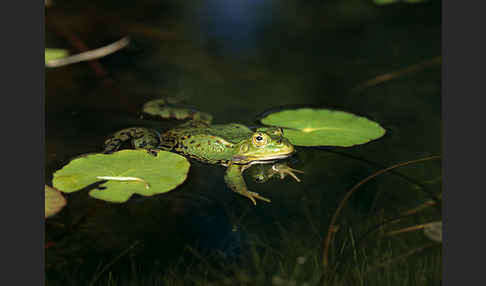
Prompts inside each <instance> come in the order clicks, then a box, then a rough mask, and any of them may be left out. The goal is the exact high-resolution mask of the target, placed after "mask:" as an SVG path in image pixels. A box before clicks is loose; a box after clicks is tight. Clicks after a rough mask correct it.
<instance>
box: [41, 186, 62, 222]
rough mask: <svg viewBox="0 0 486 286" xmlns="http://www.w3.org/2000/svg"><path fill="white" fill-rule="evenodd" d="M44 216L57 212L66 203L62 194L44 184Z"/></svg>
mask: <svg viewBox="0 0 486 286" xmlns="http://www.w3.org/2000/svg"><path fill="white" fill-rule="evenodd" d="M44 192H45V193H44V200H45V206H44V217H45V218H48V217H51V216H53V215H55V214H57V213H58V212H59V211H61V209H62V208H63V207H64V206H65V205H66V199H65V198H64V197H63V196H62V194H61V193H60V192H59V191H58V190H56V189H54V188H52V187H49V186H48V185H45V186H44Z"/></svg>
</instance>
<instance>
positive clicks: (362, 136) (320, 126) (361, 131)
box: [261, 108, 385, 147]
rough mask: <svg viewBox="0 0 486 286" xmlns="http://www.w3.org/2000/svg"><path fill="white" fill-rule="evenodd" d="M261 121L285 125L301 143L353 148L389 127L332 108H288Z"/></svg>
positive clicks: (293, 140) (289, 136) (288, 134)
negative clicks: (384, 127)
mask: <svg viewBox="0 0 486 286" xmlns="http://www.w3.org/2000/svg"><path fill="white" fill-rule="evenodd" d="M261 122H262V123H263V124H265V125H271V126H279V127H282V128H283V129H284V136H285V137H286V138H287V139H289V140H290V142H291V143H292V144H294V145H297V146H340V147H350V146H353V145H359V144H364V143H367V142H369V141H371V140H375V139H377V138H380V137H381V136H383V135H384V134H385V129H383V127H381V126H380V125H379V124H378V123H376V122H374V121H371V120H369V119H367V118H365V117H361V116H357V115H354V114H352V113H348V112H344V111H337V110H329V109H312V108H300V109H295V110H284V111H279V112H275V113H271V114H269V115H267V116H265V117H264V118H262V119H261Z"/></svg>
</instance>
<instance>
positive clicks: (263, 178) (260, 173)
mask: <svg viewBox="0 0 486 286" xmlns="http://www.w3.org/2000/svg"><path fill="white" fill-rule="evenodd" d="M250 172H251V173H252V177H253V178H254V180H255V181H256V182H257V183H265V182H267V181H268V180H270V179H271V178H272V177H274V176H278V177H279V178H280V179H284V178H285V177H286V176H287V175H289V176H291V177H292V178H294V180H296V181H297V182H299V183H300V179H299V178H298V177H297V175H296V174H295V173H304V172H303V171H300V170H296V169H293V168H291V167H289V166H287V164H285V163H276V164H273V165H268V164H257V165H255V166H253V169H251V170H250Z"/></svg>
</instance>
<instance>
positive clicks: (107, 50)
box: [46, 37, 130, 68]
mask: <svg viewBox="0 0 486 286" xmlns="http://www.w3.org/2000/svg"><path fill="white" fill-rule="evenodd" d="M129 43H130V40H129V39H128V38H127V37H124V38H122V39H120V40H118V41H116V42H114V43H111V44H109V45H107V46H104V47H101V48H98V49H95V50H91V51H87V52H84V53H80V54H76V55H73V56H70V57H65V58H60V59H55V60H50V61H48V62H46V67H49V68H55V67H61V66H66V65H70V64H73V63H79V62H83V61H90V60H94V59H98V58H102V57H104V56H107V55H109V54H112V53H114V52H116V51H118V50H120V49H123V48H124V47H126V46H127V45H128V44H129Z"/></svg>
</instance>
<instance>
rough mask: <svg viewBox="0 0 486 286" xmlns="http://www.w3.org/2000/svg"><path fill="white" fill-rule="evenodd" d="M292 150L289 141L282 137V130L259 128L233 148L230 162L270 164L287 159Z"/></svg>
mask: <svg viewBox="0 0 486 286" xmlns="http://www.w3.org/2000/svg"><path fill="white" fill-rule="evenodd" d="M294 150H295V149H294V146H293V145H292V144H291V143H290V142H289V140H288V139H287V138H285V137H283V130H282V128H278V127H265V128H259V129H257V130H256V132H254V133H253V134H252V135H251V137H250V138H248V139H245V140H243V141H241V142H240V143H238V144H237V145H236V146H235V153H234V155H233V158H232V160H231V161H232V162H234V163H236V164H253V163H265V162H272V161H275V160H279V159H283V158H287V157H289V156H290V155H292V153H294Z"/></svg>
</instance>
